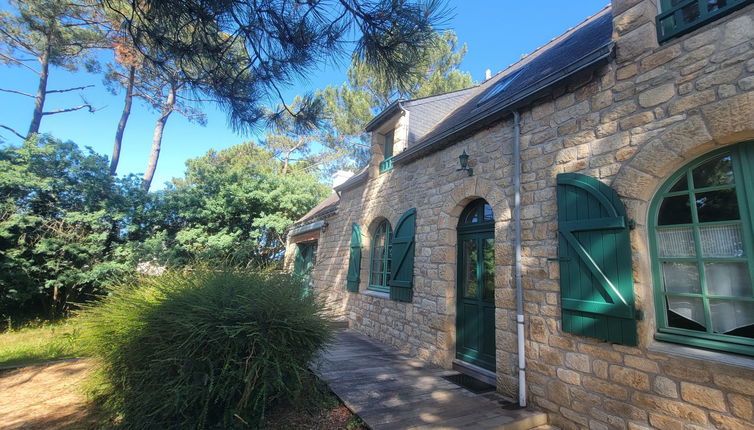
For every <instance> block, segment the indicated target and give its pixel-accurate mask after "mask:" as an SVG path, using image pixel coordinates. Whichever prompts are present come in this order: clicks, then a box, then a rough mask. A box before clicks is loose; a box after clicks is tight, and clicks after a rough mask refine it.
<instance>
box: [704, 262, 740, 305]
mask: <svg viewBox="0 0 754 430" xmlns="http://www.w3.org/2000/svg"><path fill="white" fill-rule="evenodd" d="M704 273H705V275H706V277H707V292H708V293H709V294H711V295H713V296H732V297H751V279H750V278H749V267H748V265H747V264H746V263H723V262H720V263H704Z"/></svg>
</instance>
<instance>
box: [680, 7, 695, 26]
mask: <svg viewBox="0 0 754 430" xmlns="http://www.w3.org/2000/svg"><path fill="white" fill-rule="evenodd" d="M681 13H682V14H683V20H684V21H685V22H686V23H692V22H694V21H696V20H698V19H699V3H696V2H694V3H691V4H689V5H688V6H685V7H682V8H681Z"/></svg>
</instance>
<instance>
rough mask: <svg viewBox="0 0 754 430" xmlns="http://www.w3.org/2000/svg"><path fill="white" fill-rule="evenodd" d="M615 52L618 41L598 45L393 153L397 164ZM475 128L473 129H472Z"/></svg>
mask: <svg viewBox="0 0 754 430" xmlns="http://www.w3.org/2000/svg"><path fill="white" fill-rule="evenodd" d="M614 54H615V42H610V43H608V44H606V45H604V46H602V47H601V48H598V49H596V50H594V51H592V52H591V53H589V54H587V55H585V56H583V57H581V58H580V59H578V60H576V61H574V62H573V63H571V64H570V65H569V66H568V67H565V68H563V69H561V70H559V71H558V72H557V73H554V74H552V75H550V76H547V77H545V78H543V79H541V80H539V81H537V82H535V83H533V84H532V85H530V86H529V87H527V88H526V89H524V90H523V91H520V92H518V93H516V94H514V95H513V96H511V97H509V98H507V99H504V100H501V101H499V102H498V103H495V104H494V105H493V106H491V107H490V108H488V109H484V110H482V111H481V112H480V113H479V114H477V115H475V116H473V117H471V118H469V119H467V120H466V121H463V122H462V123H460V124H458V125H456V126H454V127H452V128H450V129H448V130H446V131H445V132H443V133H441V134H439V135H437V136H435V137H433V138H431V139H429V140H426V141H424V142H421V143H419V144H418V145H416V146H414V147H413V148H409V149H407V150H405V151H403V152H401V153H400V154H397V155H395V156H393V163H394V164H407V163H410V162H411V161H413V160H415V159H418V158H421V157H423V156H424V155H426V154H427V153H428V152H430V151H432V149H434V148H435V147H436V146H439V147H442V145H443V144H444V143H447V142H448V141H449V140H451V139H453V138H457V137H458V136H460V135H464V134H467V133H468V134H470V133H471V132H473V131H474V130H475V129H476V128H479V127H483V126H485V125H487V124H488V123H489V122H492V121H494V120H496V119H499V118H501V117H503V116H505V115H506V114H509V113H510V112H512V111H513V110H515V109H518V108H520V107H521V106H523V105H525V104H526V103H527V102H528V101H530V100H531V98H532V97H534V96H536V95H538V94H539V93H540V92H542V91H544V90H546V89H547V88H549V87H551V86H552V85H555V84H557V83H558V82H560V81H562V80H563V79H566V78H568V77H571V76H573V75H575V74H576V73H578V72H580V71H582V70H584V69H587V68H589V67H591V66H594V65H596V64H599V63H602V62H603V61H607V60H609V59H610V58H612V57H613V56H614ZM472 127H473V128H472Z"/></svg>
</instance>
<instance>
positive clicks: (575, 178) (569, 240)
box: [557, 173, 636, 345]
mask: <svg viewBox="0 0 754 430" xmlns="http://www.w3.org/2000/svg"><path fill="white" fill-rule="evenodd" d="M557 182H558V191H557V199H558V231H559V233H560V234H559V237H560V239H559V256H558V257H559V258H558V259H559V261H560V296H561V307H562V319H563V331H565V332H568V333H573V334H577V335H580V336H586V337H593V338H597V339H602V340H606V341H610V342H615V343H620V344H624V345H636V311H635V308H634V290H633V272H632V269H631V242H630V237H629V226H628V224H629V223H628V219H627V217H626V210H625V208H624V207H623V203H621V201H620V199H619V198H618V195H617V194H616V193H615V191H613V189H612V188H610V187H608V186H607V185H605V184H603V183H602V182H600V181H598V180H596V179H594V178H592V177H589V176H586V175H581V174H578V173H563V174H559V175H558V176H557Z"/></svg>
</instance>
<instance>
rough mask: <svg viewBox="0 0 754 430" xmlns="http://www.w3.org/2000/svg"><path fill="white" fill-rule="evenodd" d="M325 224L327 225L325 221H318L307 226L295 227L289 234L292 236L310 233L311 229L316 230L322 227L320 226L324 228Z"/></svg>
mask: <svg viewBox="0 0 754 430" xmlns="http://www.w3.org/2000/svg"><path fill="white" fill-rule="evenodd" d="M324 226H325V222H324V221H317V222H313V223H311V224H307V225H305V226H302V227H299V228H296V229H293V230H291V231H290V232H289V233H288V234H289V235H290V236H298V235H299V234H303V233H308V232H310V231H314V230H317V229H320V228H322V227H324Z"/></svg>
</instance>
